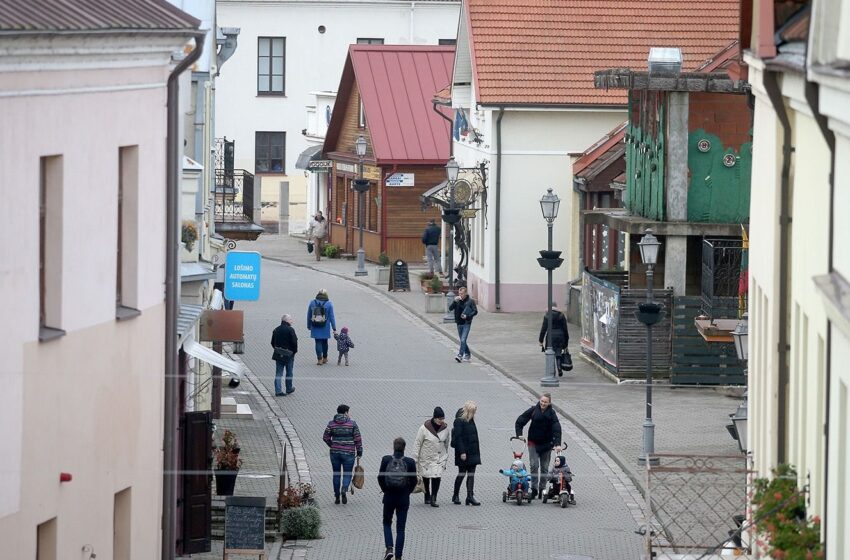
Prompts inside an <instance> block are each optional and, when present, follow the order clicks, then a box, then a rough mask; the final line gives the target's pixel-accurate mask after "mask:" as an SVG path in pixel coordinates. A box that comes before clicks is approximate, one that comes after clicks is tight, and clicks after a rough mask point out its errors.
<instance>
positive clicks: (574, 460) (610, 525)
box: [240, 261, 640, 560]
mask: <svg viewBox="0 0 850 560" xmlns="http://www.w3.org/2000/svg"><path fill="white" fill-rule="evenodd" d="M263 282H264V287H263V295H262V298H261V300H260V301H259V302H257V303H253V304H251V303H243V304H240V307H241V308H243V309H245V311H246V321H245V331H246V333H245V334H246V345H245V346H246V349H245V354H244V355H243V356H242V358H243V360H244V361H245V362H246V363H247V364H248V366H249V367H250V368H251V369H252V370H253V371H254V373H255V374H256V375H257V376H258V377H260V379H261V380H262V381H263V382H264V383H265V384H266V386H267V388H268V389H269V390H271V388H272V382H273V363H272V362H271V360H270V353H271V348H270V347H269V337H270V333H271V330H272V329H273V328H274V327H275V326H276V325H277V324H278V323H279V318H280V315H281V314H282V313H285V312H288V313H292V314H293V316H294V317H295V323H296V324H295V325H294V326H295V327H296V331H297V332H298V333H299V337H300V340H299V353H298V355H297V357H296V366H295V387H296V391H295V393H293V394H292V395H290V396H287V397H281V398H279V399H278V400H279V401H280V404H281V408H282V409H283V411H284V413H285V414H286V415H287V416H288V417H289V419H290V421H291V422H292V424H293V425H294V427H295V430H296V431H297V433H298V436H299V437H300V439H301V442H302V443H303V445H304V449H305V454H306V458H307V461H308V464H309V466H310V471H311V472H310V474H311V477H312V480H313V482H314V484H315V485H316V486H317V489H318V503H319V506H320V507H321V510H322V519H323V528H322V534H323V536H324V538H323V539H321V540H318V541H312V542H310V543H309V546H310V549H309V550H308V551H307V558H311V559H326V558H327V559H331V558H352V559H357V558H364V559H371V558H374V557H375V556H376V555H379V554H380V552H381V551H382V549H383V542H382V536H381V496H380V492H379V490H378V485H377V481H376V479H375V477H376V470H377V467H378V464H379V462H380V458H381V456H383V455H384V454H387V453H389V452H390V451H391V445H392V439H393V438H394V437H396V436H399V435H400V436H403V437H405V438H406V439H407V441H408V442H412V441H413V438H414V435H415V433H416V430H417V428H418V426H419V425H420V424H421V423H422V422H423V421H424V420H425V419H427V418H428V417H429V416H430V414H431V411H432V410H433V408H434V406H437V405H439V406H442V407H443V408H444V409H445V410H446V411H447V415H451V414H453V411H455V410H457V408H458V407H459V406H460V405H461V404H462V403H463V402H464V401H465V400H467V399H474V400H476V401H477V402H478V404H479V413H478V416H477V417H476V420H477V424H478V429H479V434H480V436H481V441H482V460H483V465H482V466H481V467H479V469H480V471H479V472H480V475H479V476H478V477H477V484H476V495H477V496H478V498H479V499H480V500H481V501H482V502H483V505H482V506H481V507H480V508H474V509H473V508H471V507H466V506H454V505H452V504H451V503H450V498H451V483H452V479H453V475H454V474H455V473H456V469H455V468H454V467H453V466H450V467H449V469H448V470H447V472H446V475H445V477H444V482H443V486H442V488H441V490H440V496H439V498H440V502H441V504H442V507H441V508H439V509H434V508H430V507H425V506H424V505H423V504H422V498H421V496H414V497H413V505H412V507H411V512H410V516H409V518H408V533H409V535H408V540H407V543H408V544H407V545H406V550H405V558H410V559H417V558H418V559H425V558H439V557H444V558H492V559H500V558H504V559H506V560H507V559H513V558H522V557H525V556H526V555H528V553H529V550H534V555H535V556H536V557H542V558H558V557H560V555H567V554H571V555H574V556H573V557H578V558H581V557H589V558H593V559H597V560H601V559H612V560H613V559H618V560H619V559H623V558H636V557H638V555H639V549H640V538H639V537H638V536H637V535H635V534H634V529H635V528H636V526H637V521H636V520H635V519H634V517H633V514H636V509H635V507H636V506H635V504H634V499H633V498H634V496H635V492H634V489H633V488H629V486H630V483H629V482H628V480H627V478H626V477H625V476H624V475H623V474H622V473H621V472H620V470H619V468H617V467H616V465H614V463H613V462H612V461H610V459H608V458H607V456H606V455H605V454H604V453H602V452H600V450H599V449H598V447H596V445H595V444H593V443H592V442H591V441H590V440H589V439H587V438H586V437H584V435H583V434H582V433H581V432H579V431H578V430H576V429H575V428H574V427H573V426H572V425H571V424H569V423H568V422H566V421H564V420H562V425H563V427H564V434H565V440H566V441H567V442H568V443H569V444H570V449H569V453H568V455H569V461H570V464H571V466H572V468H573V471H574V472H575V473H576V481H575V483H574V484H575V488H576V494H577V498H578V502H579V503H578V506H577V507H575V508H570V509H567V510H561V509H560V508H556V507H554V506H550V505H545V506H544V505H543V504H542V503H541V502H540V501H535V502H534V503H533V504H532V505H531V506H530V507H523V508H522V509H517V506H515V505H510V504H503V503H502V502H501V492H502V489H503V488H504V478H503V477H502V476H501V475H500V474H498V469H499V468H501V467H506V466H508V465H509V464H510V462H511V451H510V445H509V440H508V438H509V437H510V436H511V435H512V431H513V424H514V420H515V418H516V416H517V415H518V414H519V413H520V412H521V411H522V410H524V408H525V407H527V406H529V405H530V404H531V403H533V402H535V400H536V399H535V398H534V397H533V396H532V395H531V394H530V393H528V392H527V391H525V390H524V389H522V388H521V387H520V386H519V385H517V384H516V383H514V382H513V381H510V380H508V379H507V378H505V377H504V376H502V375H501V374H500V373H498V372H497V371H496V370H494V369H493V368H491V367H490V366H488V365H485V364H481V363H475V362H473V363H472V364H457V363H455V362H454V360H453V359H452V357H453V355H454V352H455V348H454V345H453V344H452V343H451V342H450V341H449V340H448V339H447V338H446V337H445V336H443V335H442V334H440V333H438V332H436V331H434V330H433V329H431V328H430V327H428V326H427V325H424V324H422V323H421V321H420V320H419V319H418V318H416V317H415V316H413V315H412V314H410V313H409V312H407V311H405V310H403V309H402V308H401V307H400V306H398V305H396V304H393V303H392V302H391V300H390V299H389V298H387V297H386V296H384V295H382V294H378V293H376V292H373V291H371V290H369V289H368V288H364V287H362V286H360V285H357V284H355V283H352V282H348V281H345V280H342V279H339V278H336V277H332V276H329V275H325V274H322V273H319V272H315V271H310V270H306V269H302V268H297V267H292V266H289V265H285V264H279V263H275V262H270V261H265V263H264V271H263ZM322 287H324V288H326V289H328V291H329V294H330V298H331V301H332V302H333V303H334V307H335V312H336V316H337V327H338V328H341V327H342V326H348V327H349V329H351V336H352V339H353V340H354V342H355V344H356V345H357V347H356V348H355V349H354V350H352V353H351V358H352V359H351V366H350V367H344V366H343V367H338V366H337V365H336V352H335V349H334V348H333V346H332V348H331V352H330V354H329V360H330V361H329V363H328V365H325V366H321V367H319V366H317V365H316V364H315V354H314V352H313V344H312V340H311V339H310V338H309V334H308V332H307V329H306V325H305V320H306V307H307V303H308V302H309V300H310V299H311V298H312V297H313V296H314V295H315V293H316V291H317V290H318V289H319V288H322ZM478 334H479V335H481V333H478ZM341 402H345V403H348V404H350V405H351V413H352V417H353V418H354V419H355V420H356V421H357V422H358V424H359V425H360V428H361V431H362V433H363V438H364V467H365V468H366V471H367V478H366V486H365V488H364V489H363V490H362V491H358V492H357V493H356V494H355V495H354V496H353V497H352V498H351V500H350V501H349V503H348V505H345V506H342V505H340V506H336V505H334V504H333V494H332V491H331V483H330V478H331V476H330V469H329V461H328V453H327V447H326V446H325V444H324V443H323V442H322V440H321V435H322V431H323V429H324V426H325V424H326V423H327V421H328V420H329V419H330V418H331V417H332V416H333V413H334V412H335V409H336V406H337V405H338V404H339V403H341ZM269 452H270V453H274V450H271V449H270V450H269ZM563 557H567V556H563Z"/></svg>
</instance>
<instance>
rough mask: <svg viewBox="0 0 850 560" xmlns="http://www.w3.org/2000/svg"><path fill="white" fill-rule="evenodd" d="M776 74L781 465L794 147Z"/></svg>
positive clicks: (772, 75)
mask: <svg viewBox="0 0 850 560" xmlns="http://www.w3.org/2000/svg"><path fill="white" fill-rule="evenodd" d="M778 76H779V72H776V71H771V70H768V71H765V73H764V89H765V91H766V92H767V96H768V98H769V99H770V103H771V105H773V110H774V111H775V112H776V117H777V118H778V119H779V122H780V124H781V125H782V175H781V177H780V200H779V347H778V348H777V354H778V366H779V370H778V383H779V390H778V391H777V394H778V397H777V403H776V404H777V408H778V410H777V430H776V432H777V439H778V441H777V445H776V458H777V463H779V464H781V463H784V462H786V460H787V449H786V448H787V443H786V439H787V435H788V421H787V416H788V410H787V405H788V378H789V366H788V351H789V348H790V347H789V344H788V307H789V305H788V276H789V274H790V272H791V271H790V270H789V263H790V260H791V255H790V253H791V243H790V240H789V233H790V232H789V228H790V226H791V216H790V215H789V206H790V198H791V193H790V186H789V183H790V176H791V154H792V153H793V152H794V147H793V146H792V145H791V123H790V121H789V120H788V111H787V110H786V109H785V103H784V102H783V101H782V91H781V89H780V87H779V81H778Z"/></svg>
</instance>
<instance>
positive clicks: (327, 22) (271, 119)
mask: <svg viewBox="0 0 850 560" xmlns="http://www.w3.org/2000/svg"><path fill="white" fill-rule="evenodd" d="M459 9H460V3H459V2H410V1H406V2H405V1H398V0H383V1H381V0H373V1H370V2H353V1H350V2H346V1H336V2H334V1H321V0H291V1H278V2H268V3H265V2H264V3H259V2H246V1H241V0H223V1H220V2H218V24H219V26H222V27H239V28H241V32H240V35H239V48H238V49H237V50H236V53H235V54H234V55H233V57H232V58H231V59H230V60H229V61H228V63H227V71H226V72H223V73H222V75H221V76H220V77H219V79H218V81H217V104H216V135H217V136H219V137H221V136H226V137H227V138H228V139H230V140H235V141H236V160H235V166H236V167H237V168H241V169H247V170H248V171H251V172H253V171H254V133H255V132H257V131H272V132H286V157H285V162H284V171H285V174H286V176H281V175H265V176H264V177H262V178H261V184H262V200H263V202H264V203H265V204H266V208H264V211H263V219H264V220H277V216H278V208H277V203H278V198H279V188H280V182H281V181H289V196H290V203H291V204H295V207H293V208H292V209H291V212H290V231H292V232H297V231H303V229H304V228H305V227H306V211H305V210H306V208H307V205H308V204H309V202H308V201H307V183H308V181H307V178H306V177H305V176H304V172H303V171H302V170H300V169H295V161H296V159H297V158H298V154H300V153H301V152H302V151H303V150H305V149H306V148H307V146H308V145H309V143H308V141H307V140H306V139H305V138H304V137H303V136H302V134H301V131H302V130H303V129H304V128H305V124H304V107H305V106H307V105H309V104H310V92H312V91H316V90H328V91H336V89H337V87H338V86H339V81H340V77H341V75H342V68H343V65H344V63H345V57H346V54H347V52H348V46H349V45H350V44H352V43H355V42H356V41H357V38H359V37H361V38H383V39H384V42H385V44H428V45H436V44H437V42H438V40H439V39H454V38H455V35H456V33H457V24H458V13H459ZM319 26H324V28H325V32H324V33H320V32H319ZM258 37H286V57H285V82H286V85H285V89H286V96H285V97H272V96H258V95H257V38H258ZM449 79H450V78H449ZM447 82H448V80H447ZM446 85H448V83H446ZM435 93H436V92H435Z"/></svg>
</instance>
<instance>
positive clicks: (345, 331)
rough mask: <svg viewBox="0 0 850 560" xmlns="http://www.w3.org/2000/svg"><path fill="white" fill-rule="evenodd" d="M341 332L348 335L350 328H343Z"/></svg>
mask: <svg viewBox="0 0 850 560" xmlns="http://www.w3.org/2000/svg"><path fill="white" fill-rule="evenodd" d="M339 332H342V333H347V332H348V327H342V329H340V331H339Z"/></svg>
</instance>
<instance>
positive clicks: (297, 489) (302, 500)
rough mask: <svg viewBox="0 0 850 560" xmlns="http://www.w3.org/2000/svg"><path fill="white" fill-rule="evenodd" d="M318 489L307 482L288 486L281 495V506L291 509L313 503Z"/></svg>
mask: <svg viewBox="0 0 850 560" xmlns="http://www.w3.org/2000/svg"><path fill="white" fill-rule="evenodd" d="M315 494H316V491H315V490H314V489H313V487H312V486H311V485H309V484H307V483H304V482H301V483H299V484H296V485H295V486H287V487H286V488H284V489H283V493H282V495H281V497H280V508H281V509H290V508H297V507H300V506H305V505H311V504H312V503H313V496H314V495H315Z"/></svg>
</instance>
